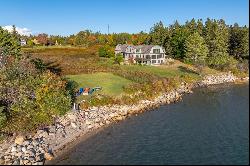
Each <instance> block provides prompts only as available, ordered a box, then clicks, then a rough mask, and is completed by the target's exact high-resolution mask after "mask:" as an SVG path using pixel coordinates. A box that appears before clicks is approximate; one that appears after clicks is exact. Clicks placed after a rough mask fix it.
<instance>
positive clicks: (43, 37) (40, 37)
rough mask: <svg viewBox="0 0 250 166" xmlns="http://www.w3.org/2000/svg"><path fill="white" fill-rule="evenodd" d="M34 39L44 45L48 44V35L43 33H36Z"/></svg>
mask: <svg viewBox="0 0 250 166" xmlns="http://www.w3.org/2000/svg"><path fill="white" fill-rule="evenodd" d="M36 40H37V41H38V43H40V44H42V45H46V44H48V41H49V40H48V35H47V34H45V33H42V34H38V35H37V37H36Z"/></svg>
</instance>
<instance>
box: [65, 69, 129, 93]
mask: <svg viewBox="0 0 250 166" xmlns="http://www.w3.org/2000/svg"><path fill="white" fill-rule="evenodd" d="M67 78H69V79H71V80H74V81H76V82H77V83H78V84H79V88H80V87H83V88H86V87H89V88H93V87H97V86H100V87H102V90H101V91H98V93H101V94H106V95H110V96H119V95H120V94H122V93H123V86H126V85H128V84H130V83H132V81H130V80H127V79H125V78H122V77H119V76H116V75H114V74H112V73H102V72H100V73H94V74H79V75H67ZM94 93H95V92H94Z"/></svg>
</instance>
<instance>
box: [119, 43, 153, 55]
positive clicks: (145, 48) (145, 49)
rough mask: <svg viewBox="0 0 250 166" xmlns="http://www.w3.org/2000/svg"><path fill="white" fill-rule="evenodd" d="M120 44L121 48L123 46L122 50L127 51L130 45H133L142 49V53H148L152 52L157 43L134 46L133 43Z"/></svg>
mask: <svg viewBox="0 0 250 166" xmlns="http://www.w3.org/2000/svg"><path fill="white" fill-rule="evenodd" d="M119 45H120V48H121V51H122V52H126V48H127V47H128V46H131V47H133V48H135V49H141V53H143V54H148V53H150V51H151V49H152V47H154V46H155V45H138V46H133V45H128V44H119Z"/></svg>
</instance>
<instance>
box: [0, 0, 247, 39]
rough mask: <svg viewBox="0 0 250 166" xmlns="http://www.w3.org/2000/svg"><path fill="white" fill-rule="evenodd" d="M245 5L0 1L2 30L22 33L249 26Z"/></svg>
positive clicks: (233, 1)
mask: <svg viewBox="0 0 250 166" xmlns="http://www.w3.org/2000/svg"><path fill="white" fill-rule="evenodd" d="M248 6H249V0H0V26H2V27H5V26H7V28H8V26H10V25H16V27H17V28H18V30H19V32H21V33H24V34H38V33H43V32H44V33H47V34H53V35H63V36H67V35H70V34H76V33H77V32H79V31H81V30H86V29H90V30H92V31H93V32H97V31H99V32H101V33H108V25H109V32H110V33H120V32H128V33H137V32H140V31H144V32H149V30H150V28H151V27H152V26H153V25H154V24H155V23H157V22H159V21H162V22H163V23H164V25H166V26H168V25H170V24H172V23H174V21H175V20H178V22H179V23H181V24H183V23H185V22H186V21H187V20H191V19H192V18H195V19H199V18H201V19H203V21H205V20H206V19H207V18H208V17H209V18H213V19H221V18H222V19H224V20H225V21H226V23H227V24H234V23H236V22H237V23H238V24H239V25H241V26H243V25H247V26H249V7H248Z"/></svg>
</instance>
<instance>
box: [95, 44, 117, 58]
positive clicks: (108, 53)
mask: <svg viewBox="0 0 250 166" xmlns="http://www.w3.org/2000/svg"><path fill="white" fill-rule="evenodd" d="M99 56H100V57H105V58H111V57H115V53H114V50H113V48H112V47H110V46H108V45H105V46H102V47H100V48H99Z"/></svg>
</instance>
